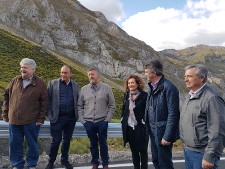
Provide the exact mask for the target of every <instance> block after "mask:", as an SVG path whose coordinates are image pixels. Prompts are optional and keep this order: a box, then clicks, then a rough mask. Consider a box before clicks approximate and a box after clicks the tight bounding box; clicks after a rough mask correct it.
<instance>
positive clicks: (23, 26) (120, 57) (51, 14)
mask: <svg viewBox="0 0 225 169" xmlns="http://www.w3.org/2000/svg"><path fill="white" fill-rule="evenodd" d="M0 6H1V10H0V28H2V29H4V30H7V31H9V32H11V33H13V34H16V35H18V36H20V37H21V38H23V39H26V40H27V41H30V42H32V43H33V42H34V43H36V44H38V45H40V46H42V47H43V48H44V49H46V50H48V51H52V52H54V53H56V54H57V55H58V56H60V57H61V58H64V59H65V58H66V60H69V61H70V63H74V64H75V65H76V66H77V65H78V68H79V69H80V65H82V66H81V67H85V66H86V67H96V68H98V69H99V71H100V72H101V73H102V74H103V75H105V77H106V78H105V80H108V79H109V81H108V82H109V83H113V85H112V86H115V85H116V88H121V86H122V84H123V82H124V79H125V78H126V77H127V76H128V75H130V74H137V75H140V76H141V77H142V78H145V77H144V66H143V65H144V64H145V63H146V62H147V61H150V60H152V59H159V60H161V61H162V62H163V64H164V70H165V71H164V74H165V76H166V78H168V79H169V80H171V81H172V82H174V83H175V84H176V86H177V87H178V88H179V90H180V92H181V93H183V92H187V91H188V90H187V89H186V86H185V83H184V81H183V75H184V69H183V68H184V66H185V65H186V64H188V62H184V61H183V60H178V59H176V58H171V57H168V56H165V55H163V54H161V53H159V52H156V51H155V50H154V49H153V48H152V47H150V46H148V45H146V44H145V43H144V42H143V41H140V40H138V39H136V38H134V37H132V36H129V35H128V34H127V33H126V32H125V31H123V30H122V29H121V28H120V27H118V26H117V25H116V24H115V23H113V22H110V21H108V20H107V19H106V18H105V16H104V15H103V14H102V13H101V12H97V11H91V10H89V9H87V8H85V7H84V6H82V5H81V4H80V3H79V1H77V0H1V1H0ZM79 69H78V70H79ZM217 74H218V73H216V74H215V75H214V74H212V77H215V78H214V79H216V80H214V79H213V78H211V79H212V81H210V85H211V86H213V87H214V88H215V89H216V90H217V91H218V92H219V93H222V94H223V93H225V92H224V91H225V87H224V86H223V84H222V82H221V81H224V79H221V78H222V77H221V76H220V74H219V76H217ZM221 84H222V85H221Z"/></svg>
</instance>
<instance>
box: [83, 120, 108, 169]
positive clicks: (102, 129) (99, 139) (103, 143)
mask: <svg viewBox="0 0 225 169" xmlns="http://www.w3.org/2000/svg"><path fill="white" fill-rule="evenodd" d="M84 127H85V129H86V132H87V135H88V138H89V139H90V143H91V144H90V151H91V156H92V160H91V163H92V164H97V165H99V150H98V144H99V145H100V154H101V159H102V165H103V167H104V166H107V165H108V164H109V161H108V160H109V154H108V144H107V131H108V122H105V121H99V122H97V123H93V122H89V121H87V122H86V123H84Z"/></svg>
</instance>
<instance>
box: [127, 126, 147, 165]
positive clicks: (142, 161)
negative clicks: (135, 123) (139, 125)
mask: <svg viewBox="0 0 225 169" xmlns="http://www.w3.org/2000/svg"><path fill="white" fill-rule="evenodd" d="M143 137H144V136H143ZM127 139H128V142H129V144H130V149H131V152H132V159H133V164H134V169H147V168H148V151H147V148H144V147H146V146H145V145H143V148H138V147H140V146H138V143H137V141H136V140H135V134H134V130H133V128H132V127H130V126H127ZM143 139H144V138H143Z"/></svg>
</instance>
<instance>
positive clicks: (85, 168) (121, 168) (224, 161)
mask: <svg viewBox="0 0 225 169" xmlns="http://www.w3.org/2000/svg"><path fill="white" fill-rule="evenodd" d="M173 162H174V168H175V169H185V167H184V159H183V158H174V159H173ZM91 168H92V166H91V165H90V164H87V165H82V166H77V167H74V169H91ZM99 168H102V166H99ZM109 168H112V169H133V168H134V167H133V164H132V162H131V161H121V162H115V163H110V165H109ZM56 169H62V168H56ZM148 169H154V166H153V164H152V162H151V161H149V165H148ZM219 169H225V157H221V159H220V162H219Z"/></svg>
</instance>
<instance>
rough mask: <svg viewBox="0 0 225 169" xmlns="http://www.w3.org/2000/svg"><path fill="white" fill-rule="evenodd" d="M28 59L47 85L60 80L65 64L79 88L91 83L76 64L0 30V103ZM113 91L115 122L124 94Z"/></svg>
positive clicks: (114, 89) (118, 117)
mask: <svg viewBox="0 0 225 169" xmlns="http://www.w3.org/2000/svg"><path fill="white" fill-rule="evenodd" d="M26 57H27V58H31V59H34V60H35V61H36V63H37V69H36V75H38V76H40V77H41V78H43V79H44V80H45V82H46V83H48V81H49V80H51V79H55V78H58V77H59V74H60V68H61V66H62V65H65V64H69V65H70V66H72V67H73V76H72V79H73V80H75V81H76V82H78V84H79V87H82V86H84V85H85V84H88V83H89V81H88V78H87V75H86V74H85V73H84V71H82V70H79V66H76V65H77V64H76V63H72V62H71V60H68V59H65V58H63V57H59V56H56V55H54V54H52V53H51V52H49V51H47V50H46V49H44V48H43V47H40V46H37V45H34V44H32V43H30V42H27V41H25V40H23V39H21V38H19V37H17V36H15V35H12V34H10V33H8V32H6V31H4V30H2V29H0V64H1V66H0V72H1V74H0V101H2V100H3V93H4V89H5V87H6V86H7V84H8V83H9V82H10V80H11V79H12V78H13V77H15V76H16V75H19V74H20V72H19V70H20V66H19V62H20V61H21V59H22V58H26ZM112 89H113V92H114V96H115V98H116V104H117V109H116V115H115V116H114V119H115V120H114V121H118V119H120V111H121V106H122V98H123V92H122V91H121V90H118V89H116V88H113V87H112ZM116 119H117V120H116Z"/></svg>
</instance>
